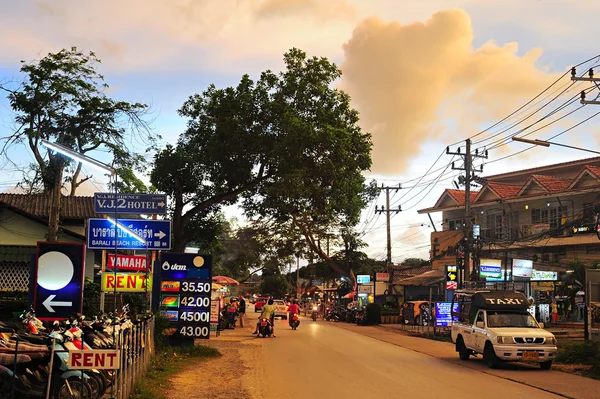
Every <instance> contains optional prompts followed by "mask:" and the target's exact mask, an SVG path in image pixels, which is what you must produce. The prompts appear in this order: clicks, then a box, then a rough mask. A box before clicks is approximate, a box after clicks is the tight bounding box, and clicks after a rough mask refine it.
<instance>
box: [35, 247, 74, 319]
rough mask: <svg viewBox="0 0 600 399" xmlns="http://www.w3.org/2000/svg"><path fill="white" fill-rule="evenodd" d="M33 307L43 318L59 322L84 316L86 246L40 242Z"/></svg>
mask: <svg viewBox="0 0 600 399" xmlns="http://www.w3.org/2000/svg"><path fill="white" fill-rule="evenodd" d="M36 258H37V259H36V262H35V263H36V267H35V276H34V278H33V281H35V285H34V293H33V296H34V298H33V308H34V310H35V313H36V315H37V317H39V318H40V319H47V320H57V319H63V318H67V317H70V316H72V315H73V314H74V313H81V311H82V307H83V281H84V277H83V274H84V266H85V245H84V244H83V243H63V242H38V243H37V255H36Z"/></svg>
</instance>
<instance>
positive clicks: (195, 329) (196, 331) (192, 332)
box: [179, 326, 209, 337]
mask: <svg viewBox="0 0 600 399" xmlns="http://www.w3.org/2000/svg"><path fill="white" fill-rule="evenodd" d="M208 333H209V330H208V327H200V326H183V327H181V329H180V330H179V334H181V335H183V336H184V337H206V336H208Z"/></svg>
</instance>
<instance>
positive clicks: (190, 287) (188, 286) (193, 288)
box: [181, 281, 210, 292]
mask: <svg viewBox="0 0 600 399" xmlns="http://www.w3.org/2000/svg"><path fill="white" fill-rule="evenodd" d="M181 291H182V292H210V283H200V282H196V281H182V282H181Z"/></svg>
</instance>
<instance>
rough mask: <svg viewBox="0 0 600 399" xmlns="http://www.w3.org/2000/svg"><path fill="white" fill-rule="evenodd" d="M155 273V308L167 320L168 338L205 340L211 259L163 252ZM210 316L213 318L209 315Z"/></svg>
mask: <svg viewBox="0 0 600 399" xmlns="http://www.w3.org/2000/svg"><path fill="white" fill-rule="evenodd" d="M155 272H156V273H159V274H160V279H161V283H160V297H159V301H160V302H159V306H160V309H161V313H162V314H163V315H165V317H167V318H169V320H170V321H171V323H172V328H169V329H168V330H167V331H168V332H169V334H168V335H169V336H172V337H174V338H177V339H182V340H193V339H196V338H203V339H208V338H209V336H210V321H211V309H212V300H211V293H212V256H211V255H201V254H195V253H172V252H164V253H161V255H160V260H159V262H158V267H156V268H155ZM213 317H214V316H213Z"/></svg>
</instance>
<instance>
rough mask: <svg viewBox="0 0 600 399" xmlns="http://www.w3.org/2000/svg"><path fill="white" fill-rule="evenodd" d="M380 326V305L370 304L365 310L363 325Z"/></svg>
mask: <svg viewBox="0 0 600 399" xmlns="http://www.w3.org/2000/svg"><path fill="white" fill-rule="evenodd" d="M377 324H381V305H379V304H378V303H370V304H368V305H367V306H366V308H365V325H367V326H373V325H377Z"/></svg>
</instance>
